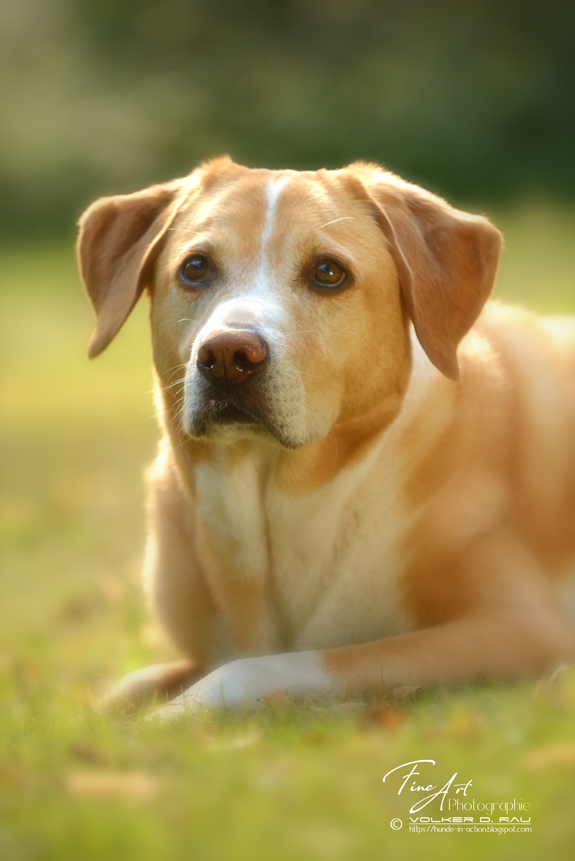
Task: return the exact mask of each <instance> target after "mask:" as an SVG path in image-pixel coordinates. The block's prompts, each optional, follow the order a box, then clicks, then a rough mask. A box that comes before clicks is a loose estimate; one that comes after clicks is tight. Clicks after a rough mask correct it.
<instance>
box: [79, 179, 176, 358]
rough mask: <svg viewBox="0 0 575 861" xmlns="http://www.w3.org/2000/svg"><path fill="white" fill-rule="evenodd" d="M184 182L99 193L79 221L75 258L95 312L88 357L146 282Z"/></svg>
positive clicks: (109, 337) (102, 343) (113, 329)
mask: <svg viewBox="0 0 575 861" xmlns="http://www.w3.org/2000/svg"><path fill="white" fill-rule="evenodd" d="M183 188H184V180H176V181H175V182H170V183H166V184H165V185H154V186H152V187H151V188H147V189H145V190H144V191H138V192H136V193H135V194H126V195H119V196H116V197H103V198H101V199H100V200H97V201H96V203H93V204H92V206H90V207H89V208H88V209H87V210H86V212H85V213H84V214H83V216H82V217H81V219H80V222H79V225H80V234H79V237H78V262H79V266H80V272H81V275H82V280H83V281H84V285H85V287H86V292H87V293H88V296H89V298H90V301H91V303H92V306H93V308H94V311H95V312H96V317H97V321H96V328H95V329H94V332H93V333H92V337H91V339H90V343H89V345H88V355H89V356H90V358H91V359H93V358H95V357H96V356H99V355H100V353H101V352H102V351H103V350H105V349H106V347H107V346H108V344H109V343H110V341H111V340H112V338H114V336H115V335H116V334H117V333H118V331H119V329H120V328H121V326H122V325H123V323H124V322H125V321H126V319H127V317H128V315H129V314H130V312H131V310H132V308H133V307H134V305H135V304H136V302H137V301H138V299H139V297H140V295H141V293H142V291H143V290H144V288H145V287H147V286H148V283H149V280H150V276H151V271H152V267H153V262H154V260H155V258H156V256H157V253H158V251H159V248H160V244H161V241H162V238H163V237H164V236H165V234H166V231H167V230H168V228H169V226H170V224H171V223H172V221H173V219H174V216H175V215H176V212H177V210H178V208H179V203H180V201H181V200H182V199H183Z"/></svg>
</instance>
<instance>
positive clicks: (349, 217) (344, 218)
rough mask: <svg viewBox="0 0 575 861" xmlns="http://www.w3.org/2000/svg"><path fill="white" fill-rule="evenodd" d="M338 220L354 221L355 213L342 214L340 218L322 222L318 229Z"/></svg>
mask: <svg viewBox="0 0 575 861" xmlns="http://www.w3.org/2000/svg"><path fill="white" fill-rule="evenodd" d="M338 221H355V215H342V216H341V218H334V219H333V221H326V223H325V224H322V226H321V227H320V228H318V229H319V230H323V228H324V227H329V225H330V224H337V222H338Z"/></svg>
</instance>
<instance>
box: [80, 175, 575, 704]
mask: <svg viewBox="0 0 575 861" xmlns="http://www.w3.org/2000/svg"><path fill="white" fill-rule="evenodd" d="M500 243H501V237H500V234H499V232H498V231H497V230H496V229H495V228H494V227H493V226H492V225H491V224H490V223H489V222H488V221H487V220H485V219H484V218H480V217H476V216H472V215H467V214H465V213H463V212H459V211H457V210H455V209H453V208H451V207H450V206H449V205H448V204H446V203H445V202H444V201H443V200H440V199H439V198H437V197H435V196H434V195H432V194H429V193H427V192H425V191H423V190H422V189H420V188H418V187H416V186H414V185H410V184H408V183H406V182H403V181H402V180H401V179H399V178H398V177H396V176H394V175H392V174H390V173H388V172H385V171H384V170H382V169H381V168H379V167H377V166H375V165H370V164H363V163H358V164H353V165H351V166H350V167H347V168H345V169H343V170H337V171H326V170H320V171H317V172H296V171H291V170H285V171H269V170H249V169H248V168H245V167H241V166H239V165H236V164H234V163H233V162H231V161H230V160H229V159H218V160H216V161H212V162H209V163H207V164H205V165H203V166H201V167H200V168H199V169H198V170H196V171H195V172H194V173H192V174H191V175H190V176H188V177H186V178H184V179H180V180H176V181H174V182H171V183H167V184H165V185H157V186H153V187H151V188H149V189H146V190H145V191H141V192H138V193H136V194H131V195H126V196H121V197H110V198H104V199H102V200H99V201H97V202H96V203H95V204H93V205H92V206H91V207H90V208H89V209H88V210H87V212H86V213H85V214H84V216H83V217H82V219H81V230H80V239H79V257H80V264H81V271H82V275H83V279H84V282H85V285H86V289H87V291H88V294H89V297H90V299H91V301H92V304H93V306H94V309H95V311H96V314H97V326H96V330H95V332H94V334H93V337H92V340H91V342H90V355H91V356H96V355H98V354H99V353H100V352H101V351H102V350H103V349H104V348H105V347H106V346H107V345H108V344H109V343H110V341H111V340H112V338H113V337H114V336H115V335H116V333H117V332H118V330H119V329H120V327H121V326H122V324H123V323H124V321H125V319H126V317H127V316H128V314H129V313H130V311H131V309H132V308H133V307H134V305H135V303H136V302H137V300H138V297H139V296H140V294H141V293H142V292H143V291H144V290H146V291H147V292H148V293H149V295H150V298H151V329H152V342H153V353H154V363H155V368H156V381H157V405H158V412H159V417H160V424H161V427H162V429H163V432H164V436H163V439H162V442H161V444H160V452H159V455H158V459H157V460H156V463H155V465H154V467H153V468H152V470H151V473H150V507H149V512H150V514H149V541H148V549H147V556H146V566H145V580H146V586H147V590H148V593H149V597H150V600H151V603H152V606H153V608H154V610H155V612H156V613H157V614H158V616H159V618H160V620H161V622H162V623H163V625H164V626H165V628H166V630H167V631H168V633H169V635H170V636H171V638H172V640H173V641H174V643H176V644H177V646H178V647H179V648H180V649H181V652H182V654H183V655H184V656H185V660H184V661H182V662H178V663H175V664H169V665H161V666H155V667H151V668H148V669H147V670H143V671H141V672H138V673H135V674H132V675H131V676H129V677H127V679H125V680H124V682H123V683H121V684H120V686H119V687H118V688H117V689H116V691H115V696H124V697H128V698H134V699H137V698H140V699H142V698H144V699H145V698H146V697H150V696H151V695H152V694H153V693H154V692H156V691H157V692H159V693H161V694H162V695H165V696H167V697H168V698H170V697H174V696H176V697H177V698H176V699H173V700H172V702H171V703H170V704H169V705H168V706H166V708H165V710H164V714H165V715H174V714H179V713H181V712H182V711H184V710H185V709H191V710H195V709H198V708H201V707H202V706H208V707H213V706H219V705H226V706H228V707H232V708H238V707H243V706H244V705H250V704H255V703H257V702H258V701H261V700H262V699H263V698H264V697H266V696H268V695H270V694H272V693H274V692H275V691H277V690H278V689H279V690H282V691H284V692H285V693H286V694H287V695H288V696H290V697H302V696H308V697H313V698H317V697H320V696H322V695H324V694H328V693H329V692H335V693H337V694H338V695H346V694H352V693H354V692H357V691H372V690H374V689H377V688H379V687H381V686H384V687H385V688H390V687H395V686H397V685H402V684H414V685H426V684H429V683H431V682H433V681H438V682H441V683H449V682H458V681H464V680H472V679H473V678H475V677H476V676H478V675H479V674H485V675H488V676H492V677H496V678H507V677H511V676H514V675H516V674H520V673H524V672H526V671H531V670H536V669H541V668H545V667H548V666H550V665H552V664H554V663H556V662H557V661H559V660H570V659H571V658H572V657H573V656H574V655H575V630H574V628H573V627H572V626H571V624H570V622H569V619H568V614H567V612H566V610H565V608H564V606H563V604H562V602H561V598H560V593H561V591H562V590H561V583H563V582H564V580H563V579H560V578H562V575H563V574H564V573H565V571H567V570H568V569H569V563H570V562H572V561H573V556H574V554H575V337H573V335H575V330H574V329H571V333H572V334H571V337H569V335H570V331H569V326H568V325H567V324H565V326H564V328H565V332H562V331H561V327H559V326H555V327H553V326H552V324H551V321H547V322H544V321H538V320H537V319H536V318H534V317H531V316H529V315H528V314H526V313H524V312H522V311H518V310H513V309H506V308H503V307H500V306H498V305H487V306H486V307H485V308H484V305H485V302H486V300H487V299H488V297H489V294H490V291H491V288H492V286H493V281H494V278H495V274H496V268H497V260H498V254H499V249H500ZM182 692H183V693H182ZM178 694H179V696H177V695H178Z"/></svg>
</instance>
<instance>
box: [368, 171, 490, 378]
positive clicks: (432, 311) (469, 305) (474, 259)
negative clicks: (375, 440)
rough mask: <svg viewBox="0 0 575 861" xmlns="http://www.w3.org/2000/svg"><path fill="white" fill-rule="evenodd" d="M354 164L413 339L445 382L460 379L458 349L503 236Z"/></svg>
mask: <svg viewBox="0 0 575 861" xmlns="http://www.w3.org/2000/svg"><path fill="white" fill-rule="evenodd" d="M358 167H359V170H358V171H357V173H355V174H352V177H353V180H352V181H354V182H355V183H356V193H357V186H359V185H361V186H362V188H363V189H364V197H365V199H366V200H367V202H368V203H369V205H370V207H371V210H372V212H373V214H374V216H375V218H376V219H377V221H378V223H379V225H380V227H381V229H382V230H383V232H384V234H385V236H386V238H387V241H388V245H389V250H390V252H391V255H392V257H393V260H394V263H395V266H396V269H397V272H398V275H399V283H400V287H401V290H402V294H403V298H404V301H405V305H406V309H407V312H408V314H409V316H410V318H411V320H412V322H413V326H414V328H415V331H416V334H417V337H418V339H419V342H420V344H421V346H422V347H423V349H424V350H425V352H426V353H427V355H428V357H429V358H430V359H431V361H432V362H433V364H434V365H435V366H436V367H437V368H439V370H440V371H441V372H442V373H443V374H445V376H446V377H449V378H450V379H452V380H458V379H459V365H458V362H457V347H458V344H459V342H460V341H461V339H462V338H463V336H464V335H466V334H467V332H468V331H469V329H470V328H471V326H472V325H473V323H474V322H475V320H476V319H477V317H478V316H479V313H480V311H481V309H482V308H483V305H484V304H485V302H486V301H487V299H488V297H489V294H490V293H491V290H492V288H493V283H494V281H495V275H496V272H497V262H498V259H499V251H500V249H501V242H502V237H501V234H500V233H499V231H498V230H497V229H496V228H495V227H493V225H492V224H490V223H489V221H487V220H486V219H485V218H481V217H480V216H475V215H468V214H467V213H464V212H460V211H458V210H456V209H453V207H451V206H449V205H448V204H447V203H446V202H445V201H444V200H441V199H440V198H439V197H435V195H433V194H430V193H429V192H426V191H423V189H421V188H418V187H417V186H415V185H410V184H409V183H407V182H403V181H402V180H400V179H398V178H397V177H395V176H394V175H393V174H389V173H384V172H383V171H381V170H380V171H372V172H368V171H367V170H366V168H367V167H368V166H367V165H365V166H364V165H360V166H358ZM352 169H353V166H352Z"/></svg>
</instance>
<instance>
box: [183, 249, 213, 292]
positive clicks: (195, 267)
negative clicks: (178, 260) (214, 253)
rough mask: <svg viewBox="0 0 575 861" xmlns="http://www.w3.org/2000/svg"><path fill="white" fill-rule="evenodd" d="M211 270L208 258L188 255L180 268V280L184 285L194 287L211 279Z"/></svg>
mask: <svg viewBox="0 0 575 861" xmlns="http://www.w3.org/2000/svg"><path fill="white" fill-rule="evenodd" d="M211 274H212V273H211V269H210V264H209V261H208V258H207V257H206V256H205V255H204V254H199V253H197V252H196V253H195V254H190V255H189V257H186V259H185V260H184V262H183V263H182V265H181V266H180V271H179V275H180V279H181V280H182V282H183V283H184V285H188V284H189V285H191V286H195V285H196V284H205V283H206V282H207V281H209V280H210V278H211Z"/></svg>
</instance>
